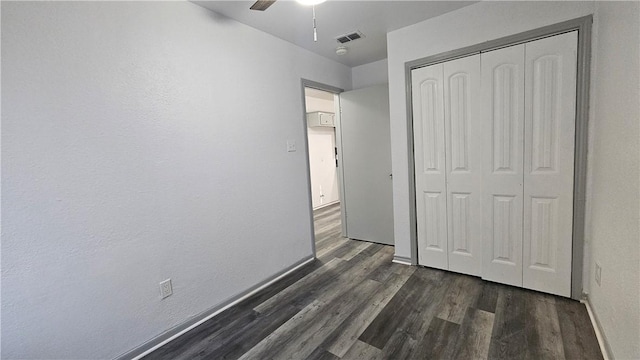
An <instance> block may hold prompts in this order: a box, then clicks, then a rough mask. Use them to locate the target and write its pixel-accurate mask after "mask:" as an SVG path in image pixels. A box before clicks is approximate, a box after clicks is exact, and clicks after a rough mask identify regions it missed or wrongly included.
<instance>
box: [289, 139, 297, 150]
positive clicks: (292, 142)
mask: <svg viewBox="0 0 640 360" xmlns="http://www.w3.org/2000/svg"><path fill="white" fill-rule="evenodd" d="M294 151H296V141H295V140H287V152H294Z"/></svg>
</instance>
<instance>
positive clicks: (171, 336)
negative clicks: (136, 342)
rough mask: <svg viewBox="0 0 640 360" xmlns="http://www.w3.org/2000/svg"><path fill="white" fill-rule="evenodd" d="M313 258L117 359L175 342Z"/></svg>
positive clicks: (300, 261)
mask: <svg viewBox="0 0 640 360" xmlns="http://www.w3.org/2000/svg"><path fill="white" fill-rule="evenodd" d="M315 259H316V258H315V257H314V256H313V255H312V256H310V257H306V258H304V259H301V260H299V261H297V262H296V263H294V264H293V265H291V266H289V267H288V268H286V269H284V270H282V271H280V272H278V273H276V274H274V275H272V276H270V277H268V278H267V279H265V280H263V281H261V282H259V283H258V284H256V285H254V286H252V287H250V288H249V289H247V290H245V291H243V292H241V293H240V294H238V295H236V296H233V297H231V298H229V299H228V300H226V301H223V302H222V303H221V304H218V305H216V306H214V307H212V308H211V309H209V310H206V311H204V312H202V313H200V314H199V315H197V316H195V317H193V318H191V319H188V320H187V321H185V322H184V323H182V324H180V325H178V326H175V327H174V328H172V329H170V330H168V331H166V332H164V333H163V334H160V335H158V336H156V337H155V338H153V339H151V340H149V341H147V342H146V343H144V344H142V345H140V346H138V347H136V348H135V349H133V350H131V351H128V352H126V353H124V354H122V355H120V356H118V357H117V359H119V360H125V359H126V360H129V359H133V360H139V359H141V358H142V357H144V356H146V355H148V354H150V353H151V352H153V351H155V350H157V349H158V348H160V347H162V346H164V345H165V344H167V343H169V342H171V341H172V340H175V339H176V338H178V337H179V336H181V335H183V334H185V333H187V332H188V331H190V330H192V329H194V328H195V327H197V326H198V325H201V324H202V323H204V322H206V321H207V320H209V319H211V318H213V317H214V316H216V315H218V314H220V313H221V312H223V311H225V310H227V309H228V308H230V307H232V306H234V305H236V304H238V303H240V302H242V301H244V300H246V299H248V298H249V297H251V296H252V295H254V294H255V293H257V292H258V291H260V290H262V289H264V288H266V287H268V286H269V285H271V284H273V283H275V282H277V281H279V280H281V279H282V278H284V277H285V276H287V275H289V274H291V273H293V272H295V271H296V270H298V269H300V268H302V267H303V266H305V265H307V264H309V263H311V262H313V261H315Z"/></svg>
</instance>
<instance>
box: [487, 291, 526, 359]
mask: <svg viewBox="0 0 640 360" xmlns="http://www.w3.org/2000/svg"><path fill="white" fill-rule="evenodd" d="M525 308H526V298H525V296H524V294H523V292H522V291H520V290H519V289H515V288H511V287H501V288H500V291H499V293H498V300H497V304H496V313H495V318H494V322H493V331H492V335H491V344H490V345H489V358H490V359H518V358H523V357H524V355H525V352H526V340H527V339H526V336H525Z"/></svg>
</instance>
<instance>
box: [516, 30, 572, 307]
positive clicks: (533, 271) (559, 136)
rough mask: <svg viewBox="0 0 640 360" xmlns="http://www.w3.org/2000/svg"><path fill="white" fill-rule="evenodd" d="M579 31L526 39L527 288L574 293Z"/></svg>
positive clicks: (525, 231)
mask: <svg viewBox="0 0 640 360" xmlns="http://www.w3.org/2000/svg"><path fill="white" fill-rule="evenodd" d="M577 39H578V38H577V32H571V33H567V34H563V35H558V36H553V37H549V38H546V39H542V40H537V41H533V42H530V43H527V44H526V45H525V46H526V48H525V52H526V69H527V71H526V79H525V81H526V84H527V86H526V94H525V104H526V113H525V150H524V159H525V160H524V168H525V173H524V249H523V254H524V273H523V286H524V287H525V288H529V289H533V290H539V291H544V292H549V293H553V294H558V295H563V296H570V295H571V244H572V222H573V166H574V146H575V115H576V113H575V106H576V102H575V99H576V66H577V65H576V52H577Z"/></svg>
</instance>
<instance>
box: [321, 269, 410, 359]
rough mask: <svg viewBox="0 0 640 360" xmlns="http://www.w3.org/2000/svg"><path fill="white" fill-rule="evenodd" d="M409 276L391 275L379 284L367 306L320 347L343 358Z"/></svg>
mask: <svg viewBox="0 0 640 360" xmlns="http://www.w3.org/2000/svg"><path fill="white" fill-rule="evenodd" d="M410 275H411V274H410V273H405V274H403V275H398V274H393V275H391V276H390V277H389V278H388V279H387V281H386V282H384V283H381V286H380V288H379V290H377V291H376V292H375V293H374V294H372V296H371V298H370V300H369V301H368V304H367V305H366V306H361V307H359V308H358V309H356V311H354V312H353V313H352V314H351V315H350V316H349V317H348V318H347V319H345V321H344V322H343V324H341V325H340V326H339V328H338V329H336V330H334V331H333V332H332V333H331V334H330V335H329V337H328V338H327V339H326V340H325V341H324V342H323V344H322V345H321V346H322V347H323V348H325V349H327V350H328V351H329V352H331V353H332V354H335V355H337V356H339V357H343V356H344V355H345V354H346V353H347V351H349V349H350V348H351V347H352V346H353V344H354V343H355V342H357V341H358V337H359V336H360V335H361V334H362V333H363V332H364V331H365V329H366V328H367V327H368V326H369V324H371V322H372V321H373V320H374V319H375V318H376V316H378V314H379V313H380V311H382V309H383V308H384V307H385V306H386V305H387V303H388V302H389V301H390V300H391V298H392V297H393V296H394V295H395V294H396V293H397V292H398V290H400V288H401V287H402V285H404V283H405V282H406V281H407V279H408V278H409V276H410Z"/></svg>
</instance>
